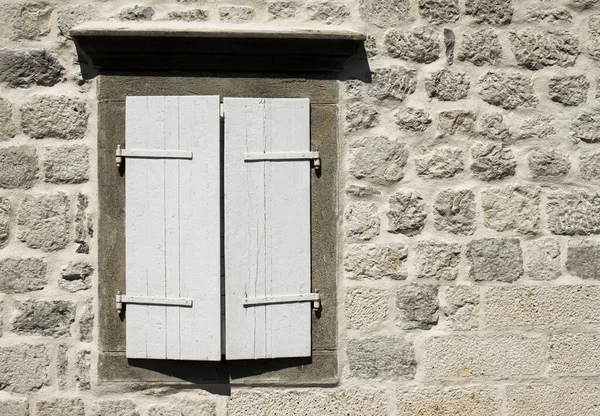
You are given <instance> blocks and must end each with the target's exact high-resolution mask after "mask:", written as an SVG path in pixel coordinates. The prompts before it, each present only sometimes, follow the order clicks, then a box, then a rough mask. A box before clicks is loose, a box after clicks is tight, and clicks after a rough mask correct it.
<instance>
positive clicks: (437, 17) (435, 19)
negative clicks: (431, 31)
mask: <svg viewBox="0 0 600 416" xmlns="http://www.w3.org/2000/svg"><path fill="white" fill-rule="evenodd" d="M419 14H420V15H421V16H422V17H423V18H425V19H427V21H428V22H429V23H431V24H440V23H452V22H456V21H457V20H458V19H459V18H460V10H459V8H458V1H457V0H419Z"/></svg>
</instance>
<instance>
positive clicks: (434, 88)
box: [425, 69, 471, 101]
mask: <svg viewBox="0 0 600 416" xmlns="http://www.w3.org/2000/svg"><path fill="white" fill-rule="evenodd" d="M470 87H471V79H470V78H469V76H468V75H467V74H466V73H464V72H453V71H450V70H447V69H442V70H441V71H437V72H434V73H433V74H432V75H431V76H430V77H428V78H426V79H425V90H426V91H427V94H428V95H429V97H431V98H437V99H438V100H440V101H458V100H461V99H463V98H467V95H468V93H469V88H470Z"/></svg>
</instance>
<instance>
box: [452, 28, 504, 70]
mask: <svg viewBox="0 0 600 416" xmlns="http://www.w3.org/2000/svg"><path fill="white" fill-rule="evenodd" d="M501 58H502V46H500V41H499V40H498V34H497V33H496V32H494V31H493V30H491V29H480V30H475V31H469V32H465V33H463V35H462V42H461V48H460V49H459V52H458V60H460V61H467V62H471V63H472V64H474V65H476V66H482V65H495V64H496V63H497V62H498V61H499V60H500V59H501Z"/></svg>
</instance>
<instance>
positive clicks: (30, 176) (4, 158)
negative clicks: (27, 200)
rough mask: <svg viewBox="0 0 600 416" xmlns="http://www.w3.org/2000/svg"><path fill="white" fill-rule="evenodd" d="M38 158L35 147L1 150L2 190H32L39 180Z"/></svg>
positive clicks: (0, 181)
mask: <svg viewBox="0 0 600 416" xmlns="http://www.w3.org/2000/svg"><path fill="white" fill-rule="evenodd" d="M37 164H38V158H37V154H36V151H35V147H33V146H11V147H4V148H1V149H0V172H2V175H0V188H4V189H15V188H24V189H29V188H31V187H32V186H33V185H34V183H35V182H36V180H37V173H38V165H37Z"/></svg>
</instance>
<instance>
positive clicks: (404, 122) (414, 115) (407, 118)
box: [394, 107, 431, 132]
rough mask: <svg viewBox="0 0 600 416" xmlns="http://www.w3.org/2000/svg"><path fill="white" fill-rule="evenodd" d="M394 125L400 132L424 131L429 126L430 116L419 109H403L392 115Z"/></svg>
mask: <svg viewBox="0 0 600 416" xmlns="http://www.w3.org/2000/svg"><path fill="white" fill-rule="evenodd" d="M394 118H395V120H396V124H397V125H398V127H400V129H401V130H406V131H412V132H418V131H425V130H427V128H428V127H429V126H430V125H431V116H430V114H429V113H428V112H426V111H424V110H422V109H420V108H410V107H408V108H404V109H400V110H398V111H397V112H396V113H395V114H394Z"/></svg>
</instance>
